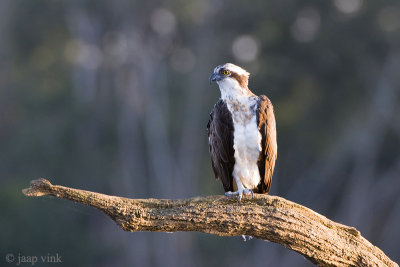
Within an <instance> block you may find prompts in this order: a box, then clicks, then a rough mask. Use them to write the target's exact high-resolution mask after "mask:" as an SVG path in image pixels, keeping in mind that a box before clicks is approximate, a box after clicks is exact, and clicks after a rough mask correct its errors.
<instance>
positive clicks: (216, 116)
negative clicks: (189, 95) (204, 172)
mask: <svg viewBox="0 0 400 267" xmlns="http://www.w3.org/2000/svg"><path fill="white" fill-rule="evenodd" d="M207 129H208V144H209V149H210V154H211V164H212V167H213V170H214V174H215V178H216V179H218V178H219V179H221V181H222V185H223V186H224V190H225V191H233V184H232V183H233V177H232V172H233V167H234V165H235V158H234V153H235V152H234V149H233V130H234V128H233V121H232V115H231V113H230V112H229V110H228V107H227V106H226V103H225V102H224V101H223V100H221V99H220V100H219V101H218V102H217V104H215V106H214V109H213V111H212V112H211V114H210V120H209V121H208V124H207Z"/></svg>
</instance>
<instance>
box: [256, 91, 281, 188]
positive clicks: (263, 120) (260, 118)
mask: <svg viewBox="0 0 400 267" xmlns="http://www.w3.org/2000/svg"><path fill="white" fill-rule="evenodd" d="M257 125H258V130H259V131H260V133H261V137H262V139H261V147H262V151H261V153H260V156H259V158H258V170H259V171H260V176H261V183H260V184H259V186H258V187H257V192H258V193H268V192H269V189H270V188H271V182H272V174H273V173H274V168H275V160H276V157H277V153H278V146H277V143H276V124H275V115H274V108H273V106H272V103H271V101H269V99H268V97H266V96H265V95H261V96H259V97H258V101H257Z"/></svg>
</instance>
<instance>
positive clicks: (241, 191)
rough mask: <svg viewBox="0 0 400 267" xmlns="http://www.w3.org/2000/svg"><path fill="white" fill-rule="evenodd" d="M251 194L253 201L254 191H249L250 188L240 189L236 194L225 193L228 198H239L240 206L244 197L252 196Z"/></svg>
mask: <svg viewBox="0 0 400 267" xmlns="http://www.w3.org/2000/svg"><path fill="white" fill-rule="evenodd" d="M250 194H251V199H253V198H254V193H253V190H251V189H248V188H244V189H239V190H238V191H235V192H231V191H229V192H225V196H227V197H234V196H238V202H239V205H240V201H241V200H242V196H243V195H250Z"/></svg>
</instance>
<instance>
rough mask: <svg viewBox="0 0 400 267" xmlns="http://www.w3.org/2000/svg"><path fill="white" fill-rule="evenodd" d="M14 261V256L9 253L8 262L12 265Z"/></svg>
mask: <svg viewBox="0 0 400 267" xmlns="http://www.w3.org/2000/svg"><path fill="white" fill-rule="evenodd" d="M14 260H15V257H14V254H11V253H8V254H7V255H6V262H8V263H11V262H14Z"/></svg>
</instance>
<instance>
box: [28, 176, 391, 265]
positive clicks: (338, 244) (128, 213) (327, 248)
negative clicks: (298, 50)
mask: <svg viewBox="0 0 400 267" xmlns="http://www.w3.org/2000/svg"><path fill="white" fill-rule="evenodd" d="M22 192H23V193H24V194H25V195H26V196H31V197H38V196H44V195H52V196H55V197H57V198H63V199H68V200H72V201H75V202H79V203H82V204H85V205H88V206H92V207H95V208H97V209H99V210H101V211H103V212H104V213H106V214H107V215H108V216H109V217H110V218H111V219H112V220H114V221H115V222H116V223H117V224H118V225H119V226H120V227H121V228H122V229H124V230H125V231H130V232H135V231H152V232H177V231H197V232H204V233H209V234H215V235H220V236H240V235H249V236H253V237H257V238H260V239H264V240H268V241H272V242H275V243H278V244H281V245H283V246H285V247H287V248H289V249H292V250H294V251H297V252H298V253H300V254H302V255H303V256H305V257H306V258H308V259H309V260H311V261H312V262H313V263H315V264H318V265H320V266H398V265H397V264H396V263H395V262H393V261H391V260H390V259H389V258H388V257H387V256H386V255H385V254H384V253H383V252H382V251H381V250H380V249H379V248H377V247H375V246H374V245H372V244H371V243H370V242H368V240H366V239H365V238H364V237H362V236H361V234H360V232H359V231H358V230H356V229H355V228H353V227H349V226H345V225H342V224H339V223H336V222H333V221H331V220H329V219H327V218H326V217H324V216H322V215H320V214H318V213H316V212H314V211H313V210H311V209H308V208H306V207H304V206H301V205H299V204H296V203H294V202H291V201H288V200H286V199H283V198H281V197H277V196H270V195H259V194H255V195H254V199H249V198H245V199H243V201H242V204H241V205H240V206H239V205H238V204H237V200H236V199H234V198H232V199H231V198H227V197H224V196H208V197H195V198H190V199H181V200H167V199H128V198H123V197H117V196H109V195H104V194H100V193H95V192H90V191H84V190H79V189H73V188H69V187H64V186H59V185H52V184H51V183H50V182H49V181H48V180H45V179H42V178H41V179H38V180H34V181H32V182H31V186H30V187H29V188H27V189H23V190H22Z"/></svg>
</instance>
